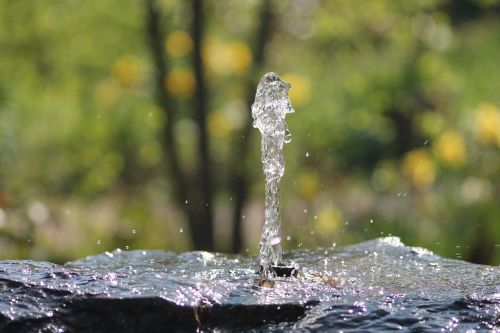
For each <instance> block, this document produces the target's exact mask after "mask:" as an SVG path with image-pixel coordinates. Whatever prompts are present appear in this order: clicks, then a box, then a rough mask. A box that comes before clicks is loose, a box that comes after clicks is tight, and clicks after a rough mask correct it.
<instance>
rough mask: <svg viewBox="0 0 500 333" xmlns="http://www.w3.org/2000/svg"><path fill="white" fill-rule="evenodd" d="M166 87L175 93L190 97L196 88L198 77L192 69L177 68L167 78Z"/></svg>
mask: <svg viewBox="0 0 500 333" xmlns="http://www.w3.org/2000/svg"><path fill="white" fill-rule="evenodd" d="M165 88H166V89H167V91H169V92H170V93H172V94H173V95H176V96H179V97H189V96H191V95H192V94H193V92H194V90H195V89H196V79H195V77H194V75H193V73H192V72H191V71H190V70H188V69H185V68H175V69H173V70H171V71H170V73H168V75H167V77H166V78H165Z"/></svg>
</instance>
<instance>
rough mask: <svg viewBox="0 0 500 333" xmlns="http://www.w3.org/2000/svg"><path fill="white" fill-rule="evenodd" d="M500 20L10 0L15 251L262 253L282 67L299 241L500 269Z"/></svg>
mask: <svg viewBox="0 0 500 333" xmlns="http://www.w3.org/2000/svg"><path fill="white" fill-rule="evenodd" d="M197 6H198V7H197ZM499 18H500V4H499V1H496V0H454V1H453V0H410V1H392V0H373V1H362V0H335V1H321V0H283V1H257V0H242V1H226V0H223V1H215V0H213V1H209V0H207V1H199V0H192V1H175V0H158V1H154V0H144V1H137V0H107V1H97V0H86V1H78V0H49V1H19V0H0V256H1V257H2V258H35V259H47V260H52V261H56V262H62V261H65V260H68V259H73V258H77V257H81V256H85V255H90V254H95V253H98V252H102V251H106V250H111V249H114V248H116V247H122V248H130V249H137V248H165V249H170V250H175V251H183V250H188V249H192V248H205V249H213V250H217V251H239V250H241V251H243V252H247V253H249V254H254V253H256V252H257V249H258V242H259V239H260V230H261V225H262V222H263V179H262V178H263V177H262V169H261V163H260V148H259V140H260V137H259V135H257V134H258V133H254V132H255V130H254V129H252V128H251V124H250V103H251V101H252V99H253V96H252V94H253V89H254V88H255V84H256V82H257V80H258V78H259V77H260V76H261V75H262V74H263V73H265V72H267V71H274V72H277V73H278V74H280V75H281V76H282V77H283V78H284V79H285V80H287V81H288V82H290V83H291V85H292V90H291V91H290V95H291V98H292V102H293V105H294V107H295V109H296V113H294V114H292V115H290V116H289V117H287V122H288V125H289V128H290V130H291V132H292V135H293V140H292V143H291V144H289V145H287V146H286V147H285V154H286V161H287V165H286V173H285V177H284V178H283V180H282V215H283V217H282V220H283V235H284V236H283V237H284V239H283V241H284V246H285V248H288V249H290V248H295V247H301V246H302V247H308V248H310V247H316V246H331V245H332V244H337V245H343V244H349V243H353V242H357V241H362V240H367V239H371V238H374V237H380V236H387V235H396V236H400V237H401V238H402V240H403V241H404V242H405V243H407V244H410V245H414V246H422V247H426V248H429V249H431V250H433V251H435V252H436V253H438V254H440V255H444V256H448V257H453V258H459V259H464V260H470V261H473V262H478V263H489V264H495V265H498V264H500V204H499V196H500V153H499V152H500V95H499V90H498V89H499V87H500V66H499V59H500V20H499ZM174 153H175V154H174ZM173 159H174V160H173ZM175 159H177V160H175ZM175 164H176V165H177V167H178V170H175V168H173V167H172V166H173V165H174V166H175ZM203 207H208V208H203ZM200 222H203V223H200ZM196 235H198V238H197V239H196ZM239 235H241V237H242V238H241V239H239V238H238V237H239ZM212 240H213V242H212Z"/></svg>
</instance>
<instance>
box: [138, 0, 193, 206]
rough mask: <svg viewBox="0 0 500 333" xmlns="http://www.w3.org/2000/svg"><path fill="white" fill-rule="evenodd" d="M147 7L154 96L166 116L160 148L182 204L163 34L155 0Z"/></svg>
mask: <svg viewBox="0 0 500 333" xmlns="http://www.w3.org/2000/svg"><path fill="white" fill-rule="evenodd" d="M147 7H148V8H147V20H146V21H147V35H148V36H147V37H148V40H149V48H150V51H151V55H152V58H153V63H154V69H155V72H154V75H155V83H156V97H157V100H158V105H159V106H160V108H161V109H162V111H163V113H164V114H165V116H166V118H167V122H166V125H165V127H164V128H163V133H162V140H161V143H162V149H163V153H164V155H165V157H166V158H167V160H168V162H169V171H170V179H171V181H172V182H173V185H174V197H175V199H176V201H177V202H178V204H180V205H182V203H183V201H184V200H186V199H185V198H186V194H187V192H186V189H187V186H186V185H187V184H186V178H185V175H184V173H183V172H182V169H181V166H180V162H179V154H178V151H177V147H176V145H175V140H174V131H173V126H174V121H175V116H176V112H175V111H176V110H175V107H174V105H173V103H172V102H171V100H170V98H169V96H168V93H167V91H166V90H165V87H164V83H163V82H164V79H165V76H166V73H167V68H166V63H165V61H166V55H165V52H164V48H163V35H162V33H161V28H160V13H159V11H158V8H157V2H156V0H147Z"/></svg>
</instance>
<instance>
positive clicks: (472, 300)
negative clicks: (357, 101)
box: [0, 73, 500, 333]
mask: <svg viewBox="0 0 500 333" xmlns="http://www.w3.org/2000/svg"><path fill="white" fill-rule="evenodd" d="M288 89H289V85H287V84H286V83H284V82H283V81H282V80H281V79H279V77H278V76H277V75H276V74H272V73H270V74H266V75H265V76H264V78H263V79H262V80H261V82H260V84H259V88H258V89H257V96H256V100H255V104H254V105H253V108H252V114H253V116H254V119H255V126H256V127H257V128H259V129H260V130H261V132H262V134H263V137H262V148H263V149H262V150H263V162H264V174H265V177H266V216H265V217H266V222H265V225H264V229H263V236H262V241H261V244H260V250H261V254H260V258H259V263H260V265H261V267H262V269H261V270H260V276H259V277H257V275H256V273H255V269H254V264H255V260H256V258H248V257H245V256H239V255H223V254H217V253H208V252H187V253H181V254H175V253H172V252H167V251H151V250H148V251H121V250H115V251H113V252H106V253H103V254H100V255H97V256H92V257H87V258H85V259H81V260H76V261H73V262H69V263H66V264H65V265H56V264H52V263H48V262H36V261H31V260H3V261H0V333H3V332H169V331H176V332H215V331H217V332H229V331H249V332H269V331H272V332H291V331H307V332H323V331H343V332H360V331H363V332H379V331H388V330H405V331H418V332H436V331H460V332H476V331H492V332H495V331H498V330H499V329H500V267H492V266H485V265H475V264H471V263H467V262H465V261H460V260H453V259H446V258H442V257H440V256H437V255H435V254H433V253H432V252H430V251H428V250H425V249H422V248H418V247H408V246H405V245H404V244H403V243H402V242H401V241H400V239H399V238H397V237H386V238H379V239H375V240H371V241H367V242H364V243H360V244H355V245H351V246H347V247H330V248H323V249H316V250H305V249H300V250H292V251H289V252H285V253H284V254H283V255H282V250H281V246H280V244H281V236H280V232H279V199H278V195H279V180H280V178H281V176H282V175H283V170H284V168H283V155H282V150H281V149H282V146H283V143H285V142H287V141H289V133H288V130H287V128H286V125H285V122H284V115H285V114H286V113H287V112H291V111H292V108H291V105H290V103H289V100H288V96H287V91H288ZM269 124H274V125H273V126H275V127H270V126H268V125H269ZM282 257H283V258H282ZM283 259H284V260H289V261H292V262H294V263H296V265H300V267H301V269H300V271H298V270H297V269H292V271H294V273H289V274H281V273H280V271H279V269H281V268H282V266H280V264H281V263H282V262H283ZM292 267H293V268H296V267H297V266H292ZM285 268H286V267H285ZM285 271H286V269H285ZM282 275H288V277H283V276H282ZM290 275H292V276H290Z"/></svg>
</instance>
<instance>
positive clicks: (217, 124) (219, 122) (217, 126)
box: [208, 112, 232, 138]
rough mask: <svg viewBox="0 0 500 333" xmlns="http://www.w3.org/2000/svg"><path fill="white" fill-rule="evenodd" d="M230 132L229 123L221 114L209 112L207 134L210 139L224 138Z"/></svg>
mask: <svg viewBox="0 0 500 333" xmlns="http://www.w3.org/2000/svg"><path fill="white" fill-rule="evenodd" d="M231 130H232V126H231V123H230V121H229V119H228V118H227V117H225V116H224V115H223V113H222V112H211V113H209V114H208V132H209V133H210V135H211V136H212V137H215V138H225V137H227V136H228V135H229V134H230V133H231Z"/></svg>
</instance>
